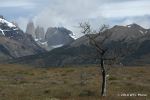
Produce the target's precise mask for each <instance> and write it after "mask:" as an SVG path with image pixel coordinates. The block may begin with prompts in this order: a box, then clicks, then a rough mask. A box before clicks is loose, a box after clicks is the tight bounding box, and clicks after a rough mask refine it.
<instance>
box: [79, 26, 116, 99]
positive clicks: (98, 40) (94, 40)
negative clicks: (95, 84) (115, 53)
mask: <svg viewBox="0 0 150 100" xmlns="http://www.w3.org/2000/svg"><path fill="white" fill-rule="evenodd" d="M80 27H81V28H82V33H83V34H85V36H86V37H87V38H88V40H89V43H90V45H92V46H93V47H95V49H96V51H97V57H98V60H99V61H100V63H99V64H100V68H101V74H102V84H101V85H102V86H101V96H106V84H107V83H106V82H107V81H106V80H107V76H108V75H107V70H106V66H104V61H105V60H114V59H115V57H114V58H106V57H105V55H106V53H107V51H108V48H107V47H104V44H105V42H107V40H108V39H109V37H110V35H111V32H109V31H108V30H107V29H108V26H106V25H103V26H102V27H100V29H99V30H98V31H95V30H92V29H91V26H90V24H88V23H80ZM104 31H105V34H103V33H104Z"/></svg>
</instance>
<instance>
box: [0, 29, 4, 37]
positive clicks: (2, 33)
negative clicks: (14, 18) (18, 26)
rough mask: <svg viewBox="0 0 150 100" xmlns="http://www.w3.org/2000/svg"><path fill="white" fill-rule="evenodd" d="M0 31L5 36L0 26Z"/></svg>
mask: <svg viewBox="0 0 150 100" xmlns="http://www.w3.org/2000/svg"><path fill="white" fill-rule="evenodd" d="M0 31H1V33H2V34H3V35H4V36H5V33H4V31H3V30H2V29H1V28H0Z"/></svg>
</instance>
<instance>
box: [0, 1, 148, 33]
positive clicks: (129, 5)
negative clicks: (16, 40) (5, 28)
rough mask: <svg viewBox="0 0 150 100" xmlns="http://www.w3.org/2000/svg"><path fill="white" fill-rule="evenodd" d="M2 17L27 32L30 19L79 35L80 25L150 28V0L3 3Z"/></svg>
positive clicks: (0, 5)
mask: <svg viewBox="0 0 150 100" xmlns="http://www.w3.org/2000/svg"><path fill="white" fill-rule="evenodd" d="M0 15H3V16H4V17H5V18H7V19H8V20H10V21H16V22H17V23H18V24H19V26H20V27H21V28H22V29H23V30H25V28H26V24H27V22H28V21H29V20H33V21H34V22H35V24H36V25H40V26H43V27H45V29H46V28H47V27H51V26H56V27H57V26H59V27H61V26H64V27H66V28H68V29H70V30H72V31H73V32H74V33H76V34H77V35H79V34H78V33H79V28H78V27H77V26H78V24H79V23H80V22H85V21H88V22H90V23H91V24H92V25H93V26H94V27H97V26H99V25H101V24H108V25H110V26H113V25H116V24H117V25H127V24H132V23H137V24H139V25H141V26H143V27H145V28H150V0H0Z"/></svg>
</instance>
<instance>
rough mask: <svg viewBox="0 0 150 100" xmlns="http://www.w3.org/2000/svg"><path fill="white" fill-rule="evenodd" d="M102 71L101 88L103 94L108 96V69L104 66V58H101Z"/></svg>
mask: <svg viewBox="0 0 150 100" xmlns="http://www.w3.org/2000/svg"><path fill="white" fill-rule="evenodd" d="M100 65H101V71H102V88H101V96H106V69H105V67H104V60H103V59H101V63H100Z"/></svg>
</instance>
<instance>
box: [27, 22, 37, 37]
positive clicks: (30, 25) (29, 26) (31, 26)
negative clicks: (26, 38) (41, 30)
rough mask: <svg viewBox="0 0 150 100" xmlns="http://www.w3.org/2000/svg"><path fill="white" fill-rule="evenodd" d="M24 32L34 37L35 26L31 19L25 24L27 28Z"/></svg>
mask: <svg viewBox="0 0 150 100" xmlns="http://www.w3.org/2000/svg"><path fill="white" fill-rule="evenodd" d="M26 33H27V34H30V35H32V37H33V38H35V37H36V36H35V27H34V23H33V22H32V21H30V22H29V23H28V24H27V28H26Z"/></svg>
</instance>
